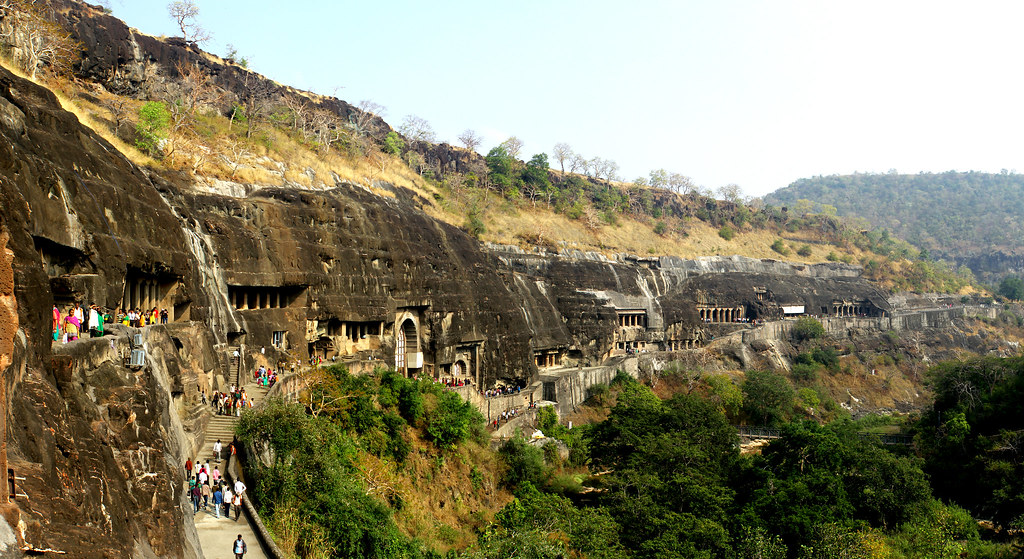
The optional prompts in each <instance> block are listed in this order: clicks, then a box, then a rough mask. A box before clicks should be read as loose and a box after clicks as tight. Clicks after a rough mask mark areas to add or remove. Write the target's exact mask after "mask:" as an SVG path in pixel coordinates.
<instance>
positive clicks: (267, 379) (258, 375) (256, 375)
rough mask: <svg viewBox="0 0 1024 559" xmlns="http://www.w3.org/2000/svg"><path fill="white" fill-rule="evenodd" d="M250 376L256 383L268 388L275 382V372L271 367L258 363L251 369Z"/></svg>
mask: <svg viewBox="0 0 1024 559" xmlns="http://www.w3.org/2000/svg"><path fill="white" fill-rule="evenodd" d="M252 378H253V380H255V381H256V384H258V385H260V386H263V387H266V388H270V387H272V386H274V384H275V383H276V382H277V373H275V372H274V370H273V369H268V368H266V367H264V366H263V365H260V366H259V368H257V369H256V370H255V371H253V373H252Z"/></svg>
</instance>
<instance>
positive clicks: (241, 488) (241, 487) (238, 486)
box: [235, 479, 245, 495]
mask: <svg viewBox="0 0 1024 559" xmlns="http://www.w3.org/2000/svg"><path fill="white" fill-rule="evenodd" d="M242 493H245V484H244V483H242V480H240V479H236V480H235V495H241V494H242Z"/></svg>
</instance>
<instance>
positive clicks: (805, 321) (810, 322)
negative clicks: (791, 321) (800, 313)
mask: <svg viewBox="0 0 1024 559" xmlns="http://www.w3.org/2000/svg"><path fill="white" fill-rule="evenodd" d="M793 337H795V338H796V339H797V340H798V341H806V340H816V339H818V338H824V337H825V327H824V326H822V324H821V322H820V321H818V319H816V318H811V317H809V316H805V317H803V318H801V319H800V320H797V321H796V325H795V326H793Z"/></svg>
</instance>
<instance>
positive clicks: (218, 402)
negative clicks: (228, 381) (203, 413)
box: [203, 384, 253, 417]
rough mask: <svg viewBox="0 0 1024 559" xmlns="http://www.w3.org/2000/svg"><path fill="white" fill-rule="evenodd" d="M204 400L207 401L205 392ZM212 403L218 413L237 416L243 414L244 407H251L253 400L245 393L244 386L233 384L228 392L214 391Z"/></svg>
mask: <svg viewBox="0 0 1024 559" xmlns="http://www.w3.org/2000/svg"><path fill="white" fill-rule="evenodd" d="M203 402H204V403H205V402H206V394H205V393H203ZM210 405H211V406H212V407H213V411H214V413H216V414H217V415H234V416H236V417H237V416H241V415H242V410H243V409H245V408H251V407H252V405H253V402H252V398H250V397H249V396H248V395H247V394H246V393H245V389H244V388H241V387H238V386H235V385H233V384H232V385H231V389H230V390H229V391H228V392H214V393H213V398H212V399H211V400H210Z"/></svg>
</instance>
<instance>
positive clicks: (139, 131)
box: [135, 101, 171, 156]
mask: <svg viewBox="0 0 1024 559" xmlns="http://www.w3.org/2000/svg"><path fill="white" fill-rule="evenodd" d="M170 125H171V113H170V112H169V111H168V110H167V106H166V105H164V104H163V103H161V102H160V101H150V102H148V103H146V104H145V105H143V106H142V107H140V108H139V121H138V122H137V123H136V124H135V133H136V135H137V136H138V137H137V138H136V139H135V146H136V147H138V148H139V149H140V150H142V151H144V152H146V153H148V154H150V155H154V156H155V155H157V154H159V153H160V144H161V143H162V142H163V141H164V140H165V139H167V130H168V129H169V128H170Z"/></svg>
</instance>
